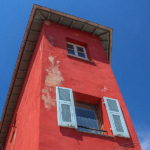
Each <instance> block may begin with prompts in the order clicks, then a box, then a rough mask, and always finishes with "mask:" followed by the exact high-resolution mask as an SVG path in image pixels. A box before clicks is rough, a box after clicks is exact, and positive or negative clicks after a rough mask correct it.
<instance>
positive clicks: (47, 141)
mask: <svg viewBox="0 0 150 150" xmlns="http://www.w3.org/2000/svg"><path fill="white" fill-rule="evenodd" d="M67 41H72V42H75V43H77V44H81V45H84V46H85V47H86V49H87V51H88V56H89V58H90V61H89V62H88V61H84V60H81V59H78V58H74V57H71V56H68V55H67V50H66V42H67ZM56 86H63V87H68V88H72V89H73V92H74V96H75V99H82V100H83V101H87V102H90V103H95V104H99V105H101V107H100V108H101V112H102V119H103V129H104V130H107V131H108V133H107V135H108V136H101V135H93V134H89V133H82V132H79V131H77V130H75V129H69V128H63V127H59V126H58V124H57V111H56V100H55V87H56ZM103 96H106V97H111V98H116V99H118V100H119V103H120V105H121V108H122V110H123V114H124V117H125V120H126V123H127V126H128V129H129V133H130V136H131V138H130V139H126V138H119V137H114V136H113V134H112V131H111V130H110V128H111V127H110V123H109V120H108V115H107V112H106V108H105V105H104V103H103V102H102V97H103ZM20 101H21V103H20V105H18V106H19V108H18V110H16V112H17V117H16V135H15V137H14V139H13V142H10V140H11V134H12V132H13V130H14V129H13V128H12V129H11V130H10V134H9V137H8V140H7V144H6V145H7V146H6V150H11V149H14V150H27V149H28V150H91V149H93V150H121V148H123V149H124V150H126V149H127V146H129V145H134V146H132V147H130V148H128V150H140V149H141V148H140V145H139V142H138V139H137V136H136V133H135V130H134V128H133V125H132V121H131V119H130V116H129V113H128V111H127V108H126V105H125V103H124V101H123V98H122V96H121V93H120V91H119V88H118V85H117V83H116V80H115V77H114V75H113V73H112V70H111V66H110V64H109V63H108V60H107V57H106V55H105V53H104V50H103V48H102V45H101V43H100V41H99V39H98V38H97V37H95V36H93V35H91V34H88V33H86V32H82V31H78V30H75V29H70V28H67V27H64V26H61V25H58V24H54V23H50V22H45V24H43V28H42V31H41V34H40V37H39V40H38V44H37V46H36V50H35V53H34V56H33V59H32V61H31V64H30V67H29V72H28V76H27V78H26V82H25V85H24V88H23V91H22V94H21V96H20ZM133 143H136V144H133ZM122 144H123V145H127V146H122ZM135 145H136V146H135Z"/></svg>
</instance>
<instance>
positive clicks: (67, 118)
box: [56, 87, 77, 128]
mask: <svg viewBox="0 0 150 150" xmlns="http://www.w3.org/2000/svg"><path fill="white" fill-rule="evenodd" d="M56 100H57V120H58V125H59V126H63V127H70V128H77V121H76V114H75V106H74V99H73V93H72V89H70V88H64V87H56Z"/></svg>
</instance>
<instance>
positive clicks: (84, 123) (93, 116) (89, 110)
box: [75, 103, 100, 134]
mask: <svg viewBox="0 0 150 150" xmlns="http://www.w3.org/2000/svg"><path fill="white" fill-rule="evenodd" d="M75 109H76V118H77V126H78V130H80V131H84V132H89V133H96V134H100V130H99V126H100V122H99V117H98V113H97V108H96V106H95V105H91V104H84V103H76V104H75Z"/></svg>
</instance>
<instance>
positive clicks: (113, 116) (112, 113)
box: [104, 97, 130, 138]
mask: <svg viewBox="0 0 150 150" xmlns="http://www.w3.org/2000/svg"><path fill="white" fill-rule="evenodd" d="M104 102H105V105H106V110H107V113H108V117H109V120H110V124H111V128H112V131H113V134H114V135H115V136H122V137H127V138H129V137H130V136H129V132H128V129H127V126H126V123H125V120H124V117H123V114H122V111H121V108H120V105H119V102H118V100H117V99H112V98H108V97H104Z"/></svg>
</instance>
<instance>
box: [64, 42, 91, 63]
mask: <svg viewBox="0 0 150 150" xmlns="http://www.w3.org/2000/svg"><path fill="white" fill-rule="evenodd" d="M66 44H70V45H72V46H73V50H74V52H75V55H73V54H69V53H68V55H69V56H73V57H77V58H80V59H83V60H88V61H89V58H88V56H87V51H86V48H85V46H82V45H79V44H75V43H71V42H67V43H66ZM77 47H81V48H83V53H84V55H85V58H84V57H81V56H79V55H78V50H77ZM67 51H68V47H67Z"/></svg>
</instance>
